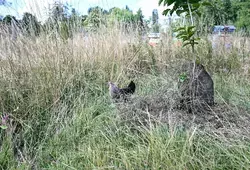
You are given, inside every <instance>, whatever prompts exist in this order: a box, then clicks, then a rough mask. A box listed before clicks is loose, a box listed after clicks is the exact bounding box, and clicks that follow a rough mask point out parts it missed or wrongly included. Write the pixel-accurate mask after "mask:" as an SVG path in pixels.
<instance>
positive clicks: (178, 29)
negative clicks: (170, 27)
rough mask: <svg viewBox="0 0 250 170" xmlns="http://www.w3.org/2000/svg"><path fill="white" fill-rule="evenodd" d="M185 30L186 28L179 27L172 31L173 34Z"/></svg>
mask: <svg viewBox="0 0 250 170" xmlns="http://www.w3.org/2000/svg"><path fill="white" fill-rule="evenodd" d="M185 28H186V27H179V28H177V29H175V30H174V31H175V32H178V31H181V30H185Z"/></svg>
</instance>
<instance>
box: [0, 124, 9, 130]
mask: <svg viewBox="0 0 250 170" xmlns="http://www.w3.org/2000/svg"><path fill="white" fill-rule="evenodd" d="M0 128H1V129H3V130H5V129H8V127H7V126H5V125H1V126H0Z"/></svg>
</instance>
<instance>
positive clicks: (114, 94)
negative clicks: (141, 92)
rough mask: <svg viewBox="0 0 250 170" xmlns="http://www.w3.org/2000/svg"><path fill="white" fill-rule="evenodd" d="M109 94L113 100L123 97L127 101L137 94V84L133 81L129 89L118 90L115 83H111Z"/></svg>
mask: <svg viewBox="0 0 250 170" xmlns="http://www.w3.org/2000/svg"><path fill="white" fill-rule="evenodd" d="M108 84H109V94H110V96H111V98H112V99H120V98H121V97H122V98H123V99H124V100H127V96H128V95H131V94H133V93H134V92H135V88H136V87H135V83H134V82H133V81H131V82H130V83H129V85H128V87H124V88H118V87H117V86H116V85H115V84H114V83H112V82H109V83H108Z"/></svg>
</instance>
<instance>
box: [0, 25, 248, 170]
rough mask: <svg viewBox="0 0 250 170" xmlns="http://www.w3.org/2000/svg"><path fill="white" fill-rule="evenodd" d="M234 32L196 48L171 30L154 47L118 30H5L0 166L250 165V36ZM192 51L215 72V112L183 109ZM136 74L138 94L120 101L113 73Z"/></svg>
mask: <svg viewBox="0 0 250 170" xmlns="http://www.w3.org/2000/svg"><path fill="white" fill-rule="evenodd" d="M241 39H242V37H241ZM232 41H233V44H234V45H233V46H232V48H231V49H229V50H226V49H225V48H223V45H219V46H218V48H216V49H213V48H212V44H211V42H210V41H209V40H208V39H207V38H206V37H202V39H201V41H200V43H199V45H198V46H197V47H196V48H195V53H194V54H193V53H192V52H191V51H190V49H189V48H182V47H179V46H176V45H175V44H174V43H173V40H172V39H171V37H168V36H164V37H163V40H162V43H161V44H159V45H158V46H156V47H151V46H149V45H148V44H147V42H144V41H143V40H141V39H140V37H139V36H137V34H132V33H129V34H124V33H123V32H121V31H119V30H116V29H113V30H102V31H100V32H98V33H95V34H89V35H88V38H86V37H83V35H80V34H75V35H74V37H73V38H72V39H70V40H68V41H66V42H65V41H61V40H60V39H57V38H51V37H49V36H48V35H41V36H40V37H38V38H35V39H30V38H27V37H18V38H17V39H16V40H12V39H11V38H8V37H2V38H1V41H0V42H1V45H0V51H1V52H0V54H1V61H0V84H1V86H0V108H1V114H5V115H6V114H7V115H9V120H8V122H7V127H8V128H7V129H0V169H8V170H11V169H18V170H21V169H50V170H52V169H55V170H59V169H67V170H68V169H96V170H97V169H137V170H139V169H140V170H141V169H150V170H151V169H155V170H158V169H164V170H165V169H170V170H173V169H183V170H184V169H186V170H188V169H197V170H198V169H237V170H238V169H249V168H250V140H249V139H250V115H249V109H250V95H249V94H250V82H249V74H250V72H249V64H250V60H249V57H250V56H249V43H250V42H249V39H247V38H246V39H245V41H244V44H243V45H242V44H240V45H239V37H238V36H237V35H234V37H233V38H232ZM237 43H238V45H235V44H237ZM193 55H196V57H197V58H198V59H199V61H200V62H201V63H202V64H204V65H205V67H206V69H207V70H208V71H209V73H210V75H211V76H212V78H213V80H214V84H215V101H216V106H215V107H214V108H212V110H213V112H212V113H211V114H210V115H206V114H205V113H204V114H201V115H193V114H191V115H190V114H188V113H186V112H185V111H180V110H176V109H175V108H174V103H175V102H176V98H178V87H177V82H178V69H179V68H180V66H181V64H182V63H183V62H185V61H187V60H189V59H192V58H193ZM130 80H133V81H134V82H135V83H136V86H137V88H136V94H135V95H133V96H132V98H131V99H130V101H129V102H128V103H119V104H114V103H113V102H112V100H111V99H110V96H109V93H108V85H107V82H108V81H113V82H116V83H118V84H119V86H126V85H127V84H128V83H129V82H130ZM145 103H146V104H145Z"/></svg>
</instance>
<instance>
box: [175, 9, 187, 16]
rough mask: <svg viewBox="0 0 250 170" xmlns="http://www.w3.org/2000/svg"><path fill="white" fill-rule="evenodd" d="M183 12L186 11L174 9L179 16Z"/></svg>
mask: <svg viewBox="0 0 250 170" xmlns="http://www.w3.org/2000/svg"><path fill="white" fill-rule="evenodd" d="M183 12H186V11H185V10H177V11H176V14H177V15H178V16H180V15H181V14H182V13H183Z"/></svg>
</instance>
